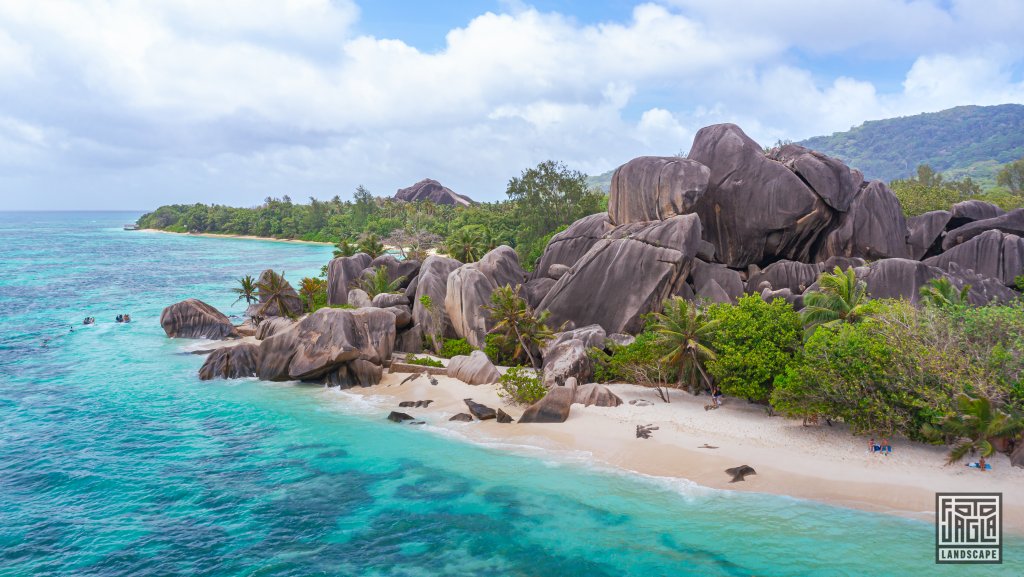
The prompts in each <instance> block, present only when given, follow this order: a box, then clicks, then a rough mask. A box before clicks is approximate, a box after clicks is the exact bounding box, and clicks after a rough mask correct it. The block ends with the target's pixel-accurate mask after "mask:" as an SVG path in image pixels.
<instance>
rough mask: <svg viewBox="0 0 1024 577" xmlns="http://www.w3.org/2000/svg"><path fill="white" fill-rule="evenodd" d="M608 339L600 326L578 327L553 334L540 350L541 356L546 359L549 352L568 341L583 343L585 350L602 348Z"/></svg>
mask: <svg viewBox="0 0 1024 577" xmlns="http://www.w3.org/2000/svg"><path fill="white" fill-rule="evenodd" d="M607 338H608V333H606V332H605V330H604V328H602V327H601V325H587V326H585V327H579V328H575V329H571V330H567V331H562V332H559V333H555V334H554V335H553V336H552V337H551V338H550V339H549V340H548V341H547V342H546V343H544V346H543V347H542V348H541V356H542V357H545V358H546V357H548V356H549V355H550V354H551V352H552V351H553V350H554V349H555V347H557V346H558V345H561V344H562V343H567V342H569V341H573V340H578V341H581V342H582V343H583V346H585V347H586V348H588V349H589V348H591V347H595V348H598V349H603V348H604V342H605V340H606V339H607Z"/></svg>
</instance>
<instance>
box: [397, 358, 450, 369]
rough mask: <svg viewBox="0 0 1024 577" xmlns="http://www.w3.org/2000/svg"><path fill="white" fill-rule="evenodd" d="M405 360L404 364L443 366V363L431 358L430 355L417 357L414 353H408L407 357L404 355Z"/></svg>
mask: <svg viewBox="0 0 1024 577" xmlns="http://www.w3.org/2000/svg"><path fill="white" fill-rule="evenodd" d="M405 362H406V364H410V365H419V366H421V367H437V368H444V363H442V362H441V361H439V360H437V359H432V358H430V357H417V356H415V355H409V356H408V357H405Z"/></svg>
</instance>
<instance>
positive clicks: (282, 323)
mask: <svg viewBox="0 0 1024 577" xmlns="http://www.w3.org/2000/svg"><path fill="white" fill-rule="evenodd" d="M293 326H295V321H293V320H292V319H290V318H288V317H270V318H269V319H263V320H262V321H260V324H259V326H257V327H256V334H255V337H256V340H258V341H262V340H264V339H268V338H270V337H272V336H274V335H276V334H277V333H279V332H281V331H286V330H288V329H290V328H292V327H293Z"/></svg>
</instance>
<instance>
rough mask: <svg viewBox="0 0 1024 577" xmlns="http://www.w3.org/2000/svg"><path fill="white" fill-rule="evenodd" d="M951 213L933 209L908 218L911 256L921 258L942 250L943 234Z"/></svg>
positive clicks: (908, 242)
mask: <svg viewBox="0 0 1024 577" xmlns="http://www.w3.org/2000/svg"><path fill="white" fill-rule="evenodd" d="M951 214H952V213H950V212H949V211H948V210H933V211H931V212H926V213H924V214H920V215H918V216H912V217H910V218H908V219H907V229H909V230H910V236H909V237H908V241H907V244H908V245H910V258H913V259H916V260H921V259H923V258H925V257H929V256H934V255H936V254H938V253H940V252H942V235H943V234H945V231H946V225H947V224H949V219H950V216H951Z"/></svg>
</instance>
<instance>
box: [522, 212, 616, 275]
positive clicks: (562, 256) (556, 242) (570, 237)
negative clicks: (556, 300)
mask: <svg viewBox="0 0 1024 577" xmlns="http://www.w3.org/2000/svg"><path fill="white" fill-rule="evenodd" d="M613 228H615V227H614V225H612V223H611V219H610V218H609V217H608V213H607V212H601V213H598V214H592V215H590V216H585V217H583V218H581V219H579V220H577V221H576V222H574V223H572V224H571V225H569V228H567V229H565V230H563V231H562V232H560V233H558V234H556V235H555V236H553V237H551V240H550V241H548V245H547V246H546V247H544V253H543V254H542V255H541V257H540V260H539V261H538V262H537V267H536V268H535V269H534V273H533V276H532V278H539V277H544V276H547V271H548V270H550V269H551V265H553V264H561V265H565V266H568V267H572V265H574V264H576V261H578V260H580V259H581V258H583V255H585V254H587V251H589V250H590V249H591V247H593V246H594V245H595V244H597V241H599V240H601V239H602V238H604V237H605V235H606V234H608V233H609V232H611V231H612V229H613ZM559 278H561V277H559Z"/></svg>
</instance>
